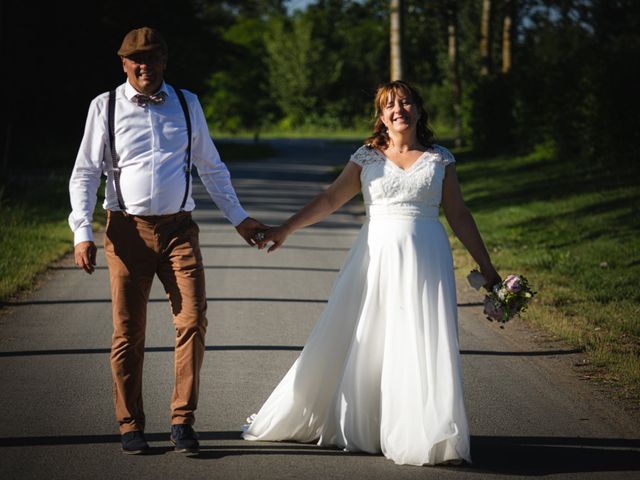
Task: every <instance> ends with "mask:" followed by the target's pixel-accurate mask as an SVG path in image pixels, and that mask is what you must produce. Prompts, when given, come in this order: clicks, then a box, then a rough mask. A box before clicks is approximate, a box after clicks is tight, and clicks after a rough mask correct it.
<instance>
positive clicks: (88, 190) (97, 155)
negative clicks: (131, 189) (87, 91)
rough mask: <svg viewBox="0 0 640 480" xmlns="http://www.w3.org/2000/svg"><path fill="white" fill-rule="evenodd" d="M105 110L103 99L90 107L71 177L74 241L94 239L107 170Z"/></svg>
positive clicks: (70, 192)
mask: <svg viewBox="0 0 640 480" xmlns="http://www.w3.org/2000/svg"><path fill="white" fill-rule="evenodd" d="M105 114H106V112H103V111H102V108H101V105H100V99H99V98H96V99H94V100H93V101H92V102H91V105H90V107H89V113H88V115H87V122H86V125H85V129H84V135H83V137H82V142H81V144H80V149H79V150H78V155H77V157H76V163H75V166H74V167H73V172H72V173H71V179H70V180H69V197H70V200H71V214H70V215H69V226H70V227H71V230H72V231H73V234H74V245H77V244H78V243H80V242H85V241H93V230H92V227H91V222H92V220H93V212H94V210H95V206H96V199H97V197H96V196H97V192H98V187H99V186H100V176H101V175H102V171H103V161H104V151H105V145H106V141H105V139H106V129H105V125H106V119H105V118H103V116H104V115H105Z"/></svg>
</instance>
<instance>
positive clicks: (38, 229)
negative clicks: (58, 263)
mask: <svg viewBox="0 0 640 480" xmlns="http://www.w3.org/2000/svg"><path fill="white" fill-rule="evenodd" d="M67 182H68V173H67V172H55V171H49V172H46V173H43V172H42V171H40V172H38V173H37V174H36V173H34V172H23V173H22V174H21V175H19V176H18V175H15V174H14V175H12V178H11V181H10V183H9V184H7V185H5V186H3V187H0V189H1V195H0V216H1V218H2V227H1V228H0V300H7V299H9V298H10V297H11V296H13V295H16V294H18V293H20V292H22V291H27V290H29V289H31V288H32V287H33V284H34V280H35V278H36V276H37V275H38V274H39V273H40V272H42V271H44V270H45V269H46V267H47V265H49V264H50V263H51V262H53V261H55V260H58V259H59V258H60V257H62V256H63V255H64V254H66V253H68V252H70V251H71V250H72V248H73V235H72V233H71V230H70V229H69V225H68V224H67V216H68V215H69V195H68V193H67V192H68V190H67ZM96 216H98V215H96Z"/></svg>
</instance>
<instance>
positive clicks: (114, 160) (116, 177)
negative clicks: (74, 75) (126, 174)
mask: <svg viewBox="0 0 640 480" xmlns="http://www.w3.org/2000/svg"><path fill="white" fill-rule="evenodd" d="M115 112H116V91H115V90H111V91H110V92H109V110H108V114H107V118H108V121H109V146H110V147H111V167H112V168H113V181H114V183H115V186H116V196H117V197H118V206H119V207H120V210H122V211H123V212H124V213H127V209H126V208H125V206H124V200H123V199H122V191H121V190H120V169H119V168H118V154H117V153H116V135H115V133H114V131H115V128H114V125H115Z"/></svg>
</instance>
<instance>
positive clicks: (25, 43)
mask: <svg viewBox="0 0 640 480" xmlns="http://www.w3.org/2000/svg"><path fill="white" fill-rule="evenodd" d="M290 4H291V2H287V1H283V0H240V1H237V2H225V1H218V0H158V1H156V2H154V3H153V4H149V3H148V2H141V1H138V0H133V1H132V0H129V1H125V0H114V1H111V2H58V3H48V4H47V3H45V4H43V5H41V6H39V7H38V8H37V9H36V8H32V7H31V6H29V5H28V4H26V3H24V2H22V3H19V2H3V3H2V6H1V7H0V21H1V22H2V39H1V43H0V48H1V51H2V58H3V60H4V64H5V66H6V67H7V68H8V71H7V72H8V74H7V75H5V85H4V87H5V88H4V89H3V93H2V95H3V98H2V105H3V115H2V116H1V117H0V147H1V153H2V159H1V164H0V172H4V171H6V170H7V169H11V168H15V166H16V165H20V167H21V168H24V167H25V166H33V167H37V168H43V167H44V168H49V167H53V166H55V165H56V164H59V165H63V166H65V167H67V168H70V166H71V165H72V163H73V152H74V151H75V149H76V148H77V145H78V143H79V141H80V138H81V135H82V129H83V125H84V119H85V116H86V111H87V107H88V105H89V102H90V100H91V99H92V98H93V97H94V96H96V95H97V94H99V93H101V92H104V91H106V90H108V89H110V88H113V87H114V86H115V85H117V84H119V83H120V82H122V81H123V80H124V73H123V72H122V68H121V66H120V61H119V59H118V57H117V56H116V54H115V52H116V50H117V48H118V46H119V43H120V40H121V38H122V36H123V35H124V34H125V33H126V32H127V31H128V30H130V29H131V28H134V27H139V26H141V25H151V26H155V27H157V28H159V29H160V30H161V31H162V32H163V34H164V35H165V37H167V40H168V43H169V47H170V58H169V67H168V70H167V80H168V81H169V82H171V83H173V84H174V85H179V86H181V87H183V88H187V89H190V90H192V91H193V92H195V93H197V94H198V95H200V98H201V99H202V101H203V106H204V108H205V113H206V115H207V119H208V120H209V122H210V125H211V127H212V128H213V129H214V130H215V131H217V132H230V133H243V132H245V133H247V132H248V133H252V134H255V135H256V136H257V135H259V134H260V133H261V132H265V131H270V132H274V131H282V132H283V133H286V132H294V131H296V130H305V131H310V130H312V129H313V128H314V127H318V128H320V129H322V130H323V131H328V130H334V131H339V130H341V129H350V128H359V129H363V130H366V129H368V128H369V126H370V124H371V99H372V97H373V94H374V92H375V89H376V87H377V86H378V85H379V84H380V83H382V82H385V81H387V80H388V76H389V2H388V1H387V0H359V1H355V0H317V1H315V2H310V3H309V5H308V6H307V7H306V8H304V9H298V10H295V11H290V10H288V9H287V6H288V5H290ZM405 5H406V15H405V31H404V39H405V45H404V46H405V53H404V58H405V68H404V70H405V78H406V80H408V81H410V82H412V83H414V84H415V85H416V86H417V87H418V88H419V89H420V90H421V91H422V93H423V96H424V98H425V100H426V101H427V108H428V109H429V110H430V114H431V119H432V123H433V124H434V125H435V126H436V127H437V128H436V134H437V135H439V136H440V137H442V136H443V133H444V135H446V134H447V133H448V132H450V131H451V130H452V127H453V124H454V120H455V117H454V112H453V106H452V95H451V78H450V69H449V65H448V55H447V26H448V20H449V18H450V15H449V12H452V11H456V12H457V16H456V24H457V29H458V37H457V40H458V60H459V70H460V77H461V84H462V98H463V105H462V115H463V118H462V120H463V122H462V123H463V126H464V132H463V133H464V136H465V140H466V141H467V143H468V144H470V145H472V146H473V147H474V148H476V149H477V150H480V151H484V152H500V151H507V150H512V149H513V148H516V149H518V150H520V151H523V150H524V151H526V150H530V149H531V148H533V147H534V146H535V145H537V144H539V143H542V142H549V141H551V142H553V143H554V144H555V145H556V147H557V150H558V152H559V154H560V158H563V159H565V161H570V160H569V159H580V161H581V162H592V163H593V162H595V163H598V162H599V163H603V164H606V163H612V162H617V163H620V162H623V163H631V162H634V161H638V159H639V157H640V147H639V146H638V145H640V115H638V114H637V112H638V111H640V95H637V94H636V93H635V92H636V91H637V85H636V83H637V79H638V78H640V62H638V61H637V59H638V58H640V2H636V1H634V0H589V1H587V0H561V1H556V0H511V1H509V2H507V0H493V2H492V19H491V28H492V36H491V44H490V51H491V55H492V62H491V63H492V65H493V70H492V71H491V72H490V73H489V75H487V76H485V77H481V76H480V74H479V70H480V69H479V66H480V62H479V33H480V14H481V12H480V9H481V2H479V1H468V0H434V1H430V2H418V1H417V0H407V1H406V2H405ZM507 12H511V13H512V14H513V23H514V25H515V29H514V33H513V36H512V45H513V49H512V53H513V55H512V58H513V62H512V69H511V71H510V72H509V73H507V74H503V73H501V72H500V65H501V61H502V51H501V48H502V43H501V37H502V21H503V18H504V16H505V14H506V13H507ZM78 18H80V19H81V20H80V21H78V20H77V19H78ZM25 146H27V148H25Z"/></svg>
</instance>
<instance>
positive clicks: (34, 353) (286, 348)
mask: <svg viewBox="0 0 640 480" xmlns="http://www.w3.org/2000/svg"><path fill="white" fill-rule="evenodd" d="M302 348H303V347H302V346H299V345H209V346H206V347H205V348H204V349H205V351H207V352H233V351H254V352H255V351H264V352H278V351H280V352H299V351H302ZM144 351H145V353H164V352H173V351H174V347H145V349H144ZM109 353H111V349H110V348H58V349H51V350H18V351H15V352H0V358H2V357H38V356H48V355H95V354H99V355H104V354H109Z"/></svg>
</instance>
